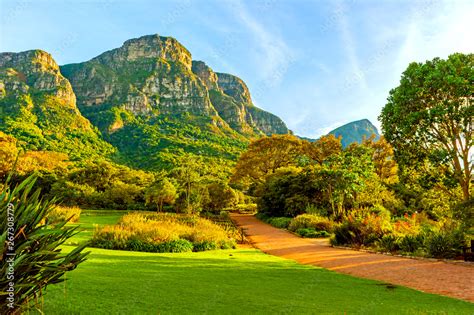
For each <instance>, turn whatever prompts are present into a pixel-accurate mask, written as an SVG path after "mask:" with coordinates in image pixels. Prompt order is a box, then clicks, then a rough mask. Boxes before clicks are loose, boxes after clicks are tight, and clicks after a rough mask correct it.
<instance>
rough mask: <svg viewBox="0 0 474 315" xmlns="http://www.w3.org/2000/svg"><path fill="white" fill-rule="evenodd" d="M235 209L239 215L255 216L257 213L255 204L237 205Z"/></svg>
mask: <svg viewBox="0 0 474 315" xmlns="http://www.w3.org/2000/svg"><path fill="white" fill-rule="evenodd" d="M235 209H236V210H237V211H239V213H241V214H255V213H257V205H256V204H255V203H249V204H239V205H236V206H235Z"/></svg>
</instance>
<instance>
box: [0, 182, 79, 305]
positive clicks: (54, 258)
mask: <svg viewBox="0 0 474 315" xmlns="http://www.w3.org/2000/svg"><path fill="white" fill-rule="evenodd" d="M35 181H36V178H35V177H34V176H30V177H28V178H27V179H25V180H24V181H23V182H22V183H20V184H18V185H16V186H15V187H11V185H10V184H9V181H8V180H7V182H6V183H5V184H3V185H1V184H0V186H3V187H0V252H1V260H0V273H1V276H0V313H1V314H19V313H21V312H22V311H24V310H26V309H28V308H32V307H36V308H38V307H39V306H40V302H39V301H41V300H42V295H43V292H44V289H45V288H46V286H47V285H49V284H53V283H58V282H61V281H63V280H64V278H63V277H62V276H63V275H64V273H65V272H66V271H69V270H72V269H74V268H75V267H76V266H77V265H78V264H79V263H81V262H83V261H84V260H85V256H86V255H87V254H88V253H83V252H82V251H83V250H84V248H85V244H84V245H82V246H78V247H76V248H75V249H74V250H72V251H71V252H69V253H63V252H62V251H61V249H60V248H59V246H60V245H61V244H63V243H64V242H65V241H66V240H67V239H68V238H70V237H71V236H73V235H74V234H76V233H77V231H76V227H71V226H67V225H66V222H62V223H58V224H51V223H48V220H47V219H45V218H46V215H47V214H48V212H49V211H51V209H53V208H54V200H50V201H47V200H43V199H42V197H41V192H40V190H39V189H38V190H35V191H33V186H34V183H35Z"/></svg>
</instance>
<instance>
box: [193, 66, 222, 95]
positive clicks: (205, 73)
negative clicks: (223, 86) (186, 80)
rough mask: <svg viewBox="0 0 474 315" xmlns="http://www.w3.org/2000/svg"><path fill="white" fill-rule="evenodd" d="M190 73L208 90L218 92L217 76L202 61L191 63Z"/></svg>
mask: <svg viewBox="0 0 474 315" xmlns="http://www.w3.org/2000/svg"><path fill="white" fill-rule="evenodd" d="M192 71H193V73H194V74H195V75H197V76H198V78H199V79H201V80H202V82H204V84H205V85H206V87H207V89H208V90H219V86H218V85H217V74H216V73H215V72H214V71H212V69H211V68H210V67H209V66H208V65H206V64H205V63H204V62H203V61H193V66H192Z"/></svg>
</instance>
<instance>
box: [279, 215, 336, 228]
mask: <svg viewBox="0 0 474 315" xmlns="http://www.w3.org/2000/svg"><path fill="white" fill-rule="evenodd" d="M333 225H334V223H333V222H332V221H331V220H330V219H328V218H325V217H321V216H319V215H314V214H300V215H299V216H297V217H295V218H293V219H292V220H291V223H290V225H289V226H288V229H289V230H290V231H293V232H295V231H297V230H298V229H304V228H312V229H315V230H316V231H326V232H332V230H333Z"/></svg>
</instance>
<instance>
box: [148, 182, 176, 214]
mask: <svg viewBox="0 0 474 315" xmlns="http://www.w3.org/2000/svg"><path fill="white" fill-rule="evenodd" d="M176 196H177V192H176V187H175V186H174V185H173V183H172V182H170V181H169V179H167V178H163V179H162V180H160V181H159V182H157V183H155V184H154V185H152V186H150V187H149V188H148V189H147V190H146V192H145V200H146V202H147V203H155V204H156V205H157V208H158V211H160V212H161V211H163V205H164V204H168V205H172V204H173V203H174V202H175V200H176Z"/></svg>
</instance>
